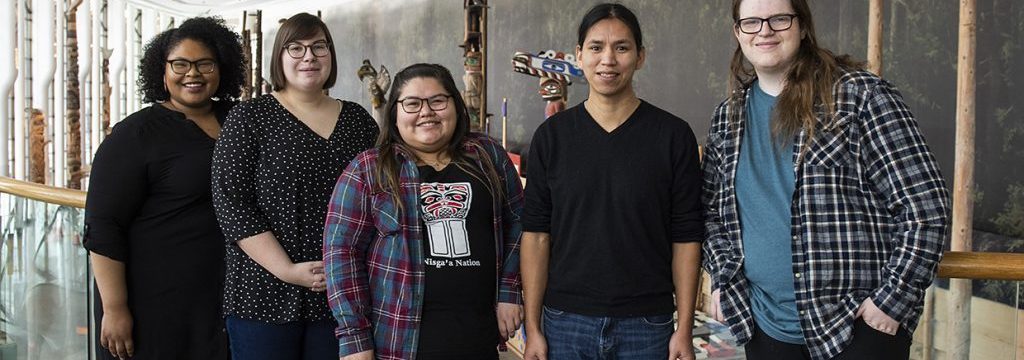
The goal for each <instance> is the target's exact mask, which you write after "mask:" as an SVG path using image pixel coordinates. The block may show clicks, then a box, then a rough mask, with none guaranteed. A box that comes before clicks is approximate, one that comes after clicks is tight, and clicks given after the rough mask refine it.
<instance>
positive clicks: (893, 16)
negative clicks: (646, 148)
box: [268, 0, 1024, 247]
mask: <svg viewBox="0 0 1024 360" xmlns="http://www.w3.org/2000/svg"><path fill="white" fill-rule="evenodd" d="M597 2H598V1H594V0H560V1H549V0H490V12H489V18H488V21H489V28H488V30H489V49H488V51H489V55H488V59H487V60H488V66H489V73H488V94H489V96H488V104H489V111H490V112H491V113H494V114H496V116H495V118H493V119H492V127H491V130H492V132H491V134H492V135H495V136H498V137H500V135H501V134H500V131H501V127H500V121H501V118H500V112H501V100H502V98H503V97H505V98H508V104H509V106H508V109H509V111H508V112H509V114H508V139H509V142H510V147H512V146H522V145H525V144H526V143H528V142H529V141H530V137H531V136H532V133H533V131H534V129H536V128H537V126H538V125H539V124H540V123H541V122H542V121H543V114H544V102H543V101H542V100H541V99H540V97H539V95H537V79H536V78H533V77H529V76H525V75H521V74H517V73H514V72H512V66H511V62H510V61H511V57H512V54H513V52H515V51H517V50H523V51H531V52H536V51H539V50H547V49H554V50H560V51H565V52H571V51H573V49H574V48H575V42H576V29H577V26H578V22H579V19H580V18H581V17H582V16H583V14H584V13H585V12H586V10H587V9H588V8H589V7H590V6H592V5H593V4H596V3H597ZM622 3H624V4H626V5H627V6H629V7H630V8H632V9H633V10H634V11H635V12H636V13H637V15H638V17H639V19H640V21H641V25H642V27H643V32H644V42H645V45H646V46H647V52H648V54H647V56H648V57H647V62H646V64H645V66H644V68H643V69H642V70H641V71H639V72H638V73H637V75H636V78H635V87H636V89H637V92H638V94H639V95H640V97H642V98H644V99H645V100H647V101H649V102H651V103H653V104H654V105H656V106H659V107H662V108H664V109H666V110H668V111H670V112H672V113H674V114H676V115H679V116H680V117H682V118H683V119H685V120H686V121H688V122H689V123H690V124H691V126H692V127H693V129H694V131H695V132H696V133H697V138H698V139H699V140H700V141H701V142H703V139H704V137H705V136H706V131H707V128H708V123H709V120H710V117H711V112H712V110H713V109H714V107H715V105H717V104H718V103H719V102H720V101H721V100H722V99H723V98H724V96H725V93H726V81H727V79H728V77H727V76H728V61H729V59H730V57H731V55H732V52H733V50H734V49H735V46H736V43H735V40H734V39H733V37H732V32H731V31H732V30H731V29H732V28H731V19H730V13H729V12H730V5H731V2H730V1H724V0H713V1H709V0H663V1H643V0H627V1H622ZM867 3H868V2H867V1H861V0H834V1H833V0H830V1H813V2H812V4H811V6H812V9H813V11H814V15H815V21H816V26H817V31H818V37H819V40H820V41H821V42H822V44H824V45H825V46H826V47H828V48H830V49H832V50H833V51H835V52H837V53H849V54H851V55H853V56H854V57H856V58H859V59H864V58H865V57H866V47H867V29H866V28H867V12H868V9H867V7H868V5H867ZM884 3H885V10H884V18H885V29H884V33H885V35H884V38H885V42H884V61H883V62H884V69H883V76H884V77H885V78H887V79H889V80H890V81H892V82H893V83H895V84H896V86H897V87H898V88H899V89H900V90H901V91H902V92H903V95H904V97H905V99H906V101H907V103H908V104H909V105H910V107H911V109H912V110H913V111H914V113H915V115H916V117H917V119H918V121H919V123H920V125H921V128H922V131H923V132H924V134H925V136H926V137H927V139H928V141H929V144H930V145H931V148H932V150H933V151H934V153H935V155H936V156H937V157H938V159H939V162H940V166H941V168H942V171H943V173H944V175H945V176H946V179H947V181H948V182H949V185H950V187H952V185H953V182H952V176H953V170H954V169H953V160H954V155H955V146H954V132H955V112H956V60H957V55H956V54H957V34H958V10H959V8H958V7H959V3H958V2H956V1H949V0H913V1H909V0H893V1H886V2H884ZM324 10H325V11H324V17H325V19H327V21H328V23H329V24H330V26H331V29H332V31H333V32H334V35H335V41H336V45H337V46H338V54H339V56H340V57H341V59H340V60H339V62H340V67H341V70H342V73H341V76H339V78H338V85H337V86H335V87H334V88H333V89H332V94H333V95H335V96H339V97H343V98H348V99H352V100H356V101H359V102H360V103H362V104H363V105H364V106H369V99H368V97H367V96H366V93H365V91H363V90H362V85H361V84H360V83H359V81H358V79H356V77H355V70H356V68H358V67H359V65H360V62H361V61H362V59H363V58H370V59H371V60H372V61H373V62H374V64H375V65H378V66H379V64H381V63H383V64H385V65H386V66H388V67H389V68H390V69H392V72H396V71H397V70H398V69H400V68H401V67H403V66H405V65H408V64H411V63H414V62H422V61H429V62H436V63H440V64H443V65H445V66H448V67H449V68H450V69H451V70H452V71H453V73H455V75H456V76H457V77H459V76H461V74H462V70H461V69H462V57H461V55H462V52H461V49H460V48H458V47H457V46H458V44H460V43H461V41H462V33H463V14H462V1H459V0H434V1H353V2H352V3H347V5H344V6H342V5H338V6H334V7H331V8H328V9H324ZM977 14H978V43H977V44H978V45H977V66H978V67H977V71H976V74H977V141H978V144H977V154H976V159H977V168H976V171H977V173H976V180H977V196H978V202H977V207H976V212H975V220H976V221H975V224H976V227H977V228H979V229H982V230H985V231H989V232H994V233H999V234H1004V235H1010V236H1012V237H1015V238H1022V237H1024V115H1022V112H1024V97H1022V96H1021V95H1020V90H1021V88H1020V87H1021V86H1022V85H1024V74H1022V72H1024V70H1022V69H1021V67H1022V65H1024V41H1021V40H1020V39H1022V38H1024V2H1021V1H1014V0H989V1H979V2H978V12H977ZM268 24H269V21H268ZM268 27H272V26H268ZM268 36H269V37H270V38H271V39H272V36H273V34H270V35H268ZM268 46H269V44H268ZM457 82H459V85H460V86H461V81H457ZM586 96H587V89H586V84H585V83H584V82H582V81H579V82H576V83H575V84H574V85H572V86H571V87H570V91H569V106H572V105H575V104H577V103H579V102H580V101H583V100H585V98H586ZM1011 245H1013V246H1012V247H1017V246H1024V243H1022V244H1015V245H1014V244H1011Z"/></svg>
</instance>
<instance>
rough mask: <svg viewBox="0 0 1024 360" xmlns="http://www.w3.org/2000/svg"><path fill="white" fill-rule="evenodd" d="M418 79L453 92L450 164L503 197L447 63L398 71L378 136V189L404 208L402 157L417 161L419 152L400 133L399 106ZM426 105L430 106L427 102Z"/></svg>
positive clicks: (376, 189) (492, 166)
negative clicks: (471, 135)
mask: <svg viewBox="0 0 1024 360" xmlns="http://www.w3.org/2000/svg"><path fill="white" fill-rule="evenodd" d="M416 78H428V79H434V80H437V82H438V83H440V84H441V86H442V87H443V88H444V90H445V92H447V93H448V95H451V99H452V102H454V105H455V109H454V110H455V114H456V120H455V132H454V133H453V134H452V139H451V141H450V142H449V143H448V146H447V149H446V150H447V151H448V155H449V156H451V163H450V164H452V165H455V166H457V167H459V168H460V169H462V170H463V171H465V172H466V173H467V174H469V175H470V176H473V177H476V178H477V179H478V180H480V182H482V183H484V185H485V186H487V188H488V189H487V190H488V191H490V193H491V194H492V196H493V197H494V199H495V200H500V199H502V197H503V194H504V192H503V191H500V190H501V189H502V187H501V180H500V178H499V176H498V172H497V169H496V168H495V164H494V161H492V159H491V157H490V156H489V155H488V152H487V151H486V150H485V149H484V148H483V145H482V144H480V143H479V142H477V141H472V140H470V139H469V110H468V109H467V108H466V102H465V100H463V99H462V96H461V93H459V89H458V88H457V87H456V86H455V80H454V79H453V78H452V73H451V72H449V71H448V69H447V68H445V67H444V66H441V65H437V64H414V65H410V66H408V67H406V68H405V69H402V71H399V72H398V74H395V78H394V82H393V83H392V85H391V92H390V93H389V94H388V102H387V104H386V105H385V109H387V111H386V112H385V113H384V114H383V116H384V124H383V126H381V130H380V136H379V137H378V138H377V146H376V147H377V152H378V156H377V171H376V173H375V174H374V176H375V178H376V183H377V186H376V187H375V189H374V191H381V192H390V193H391V197H392V199H393V200H394V202H395V204H397V205H398V207H399V209H404V206H403V204H402V201H401V200H402V199H401V197H400V196H399V192H398V189H399V187H400V186H401V184H400V183H399V174H400V173H401V166H402V164H401V162H399V160H398V156H399V155H401V156H407V157H412V158H413V159H414V160H415V156H416V155H414V154H413V152H412V151H410V150H409V149H408V147H407V145H406V143H405V140H402V135H401V133H399V132H398V108H399V107H400V105H399V104H398V100H399V99H400V98H401V95H402V90H404V89H405V85H406V84H408V83H409V81H410V80H412V79H416ZM424 106H427V105H426V104H424ZM466 145H469V146H470V147H473V148H474V149H475V151H474V152H475V153H474V154H471V153H469V152H467V151H466V150H465V146H466ZM478 160H479V161H480V163H482V164H483V169H478V168H477V166H476V164H475V162H476V161H478Z"/></svg>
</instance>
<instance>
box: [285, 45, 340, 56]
mask: <svg viewBox="0 0 1024 360" xmlns="http://www.w3.org/2000/svg"><path fill="white" fill-rule="evenodd" d="M284 50H285V51H287V52H288V56H291V57H292V59H301V58H304V57H306V51H312V52H313V56H316V57H324V56H327V54H330V53H331V45H330V44H328V43H327V42H326V41H317V42H315V43H312V44H310V45H302V44H299V43H291V44H288V45H285V46H284Z"/></svg>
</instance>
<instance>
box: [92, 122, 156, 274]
mask: <svg viewBox="0 0 1024 360" xmlns="http://www.w3.org/2000/svg"><path fill="white" fill-rule="evenodd" d="M142 145H143V144H142V141H141V139H140V138H139V133H138V130H137V129H135V128H131V127H128V124H125V123H121V124H118V125H117V126H115V127H114V130H113V131H112V132H111V133H110V135H109V136H107V138H106V139H104V140H103V143H102V144H100V147H99V149H98V150H97V152H96V157H95V158H94V159H93V163H92V170H91V172H90V175H89V177H90V179H89V192H88V195H86V202H85V236H84V240H83V244H84V246H85V248H86V249H88V250H89V251H91V252H94V253H97V254H100V255H103V256H106V257H108V258H111V259H114V260H117V261H121V262H126V261H127V258H128V251H129V247H130V245H131V244H130V241H129V236H128V233H129V230H130V227H131V223H132V221H133V220H134V219H135V215H136V214H137V213H138V211H139V208H140V207H141V206H142V204H143V203H144V202H145V201H146V197H147V193H148V176H147V172H146V159H145V154H144V151H143V149H144V147H143V146H142Z"/></svg>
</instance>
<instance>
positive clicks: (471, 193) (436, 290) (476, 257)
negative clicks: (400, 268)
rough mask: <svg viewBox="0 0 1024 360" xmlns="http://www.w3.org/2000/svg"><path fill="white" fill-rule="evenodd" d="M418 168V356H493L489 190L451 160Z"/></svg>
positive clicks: (493, 274)
mask: <svg viewBox="0 0 1024 360" xmlns="http://www.w3.org/2000/svg"><path fill="white" fill-rule="evenodd" d="M419 172H420V218H421V224H420V225H421V226H423V235H424V236H423V255H424V259H423V262H424V267H425V268H426V286H425V291H424V292H425V293H424V295H423V318H422V322H421V323H420V339H419V348H418V350H417V353H418V355H417V358H418V359H421V360H422V359H491V358H497V350H496V348H495V346H496V345H497V339H498V320H497V317H496V315H495V312H494V299H495V291H496V286H497V285H496V276H497V275H496V271H497V270H496V266H497V265H496V262H497V259H496V257H497V255H496V252H495V251H496V250H495V244H494V224H493V222H494V209H493V201H492V195H491V194H490V192H488V190H487V187H486V186H484V183H483V182H482V181H481V178H479V175H477V176H473V175H470V174H469V173H467V172H466V171H464V170H463V169H461V168H459V167H458V166H456V165H455V164H450V165H448V166H446V167H445V168H444V169H442V170H441V171H436V170H434V169H433V168H432V167H429V166H422V167H420V168H419Z"/></svg>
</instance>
